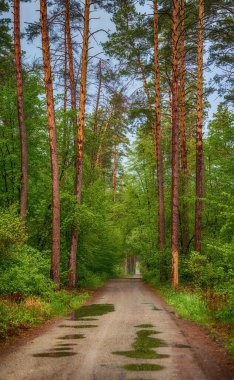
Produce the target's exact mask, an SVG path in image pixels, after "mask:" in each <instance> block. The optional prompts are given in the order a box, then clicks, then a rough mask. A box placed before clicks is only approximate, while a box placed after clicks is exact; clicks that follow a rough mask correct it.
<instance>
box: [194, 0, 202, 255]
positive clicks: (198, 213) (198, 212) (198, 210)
mask: <svg viewBox="0 0 234 380" xmlns="http://www.w3.org/2000/svg"><path fill="white" fill-rule="evenodd" d="M203 44H204V0H199V31H198V82H197V128H196V205H195V250H196V251H198V252H200V251H201V232H202V195H203V142H202V124H203Z"/></svg>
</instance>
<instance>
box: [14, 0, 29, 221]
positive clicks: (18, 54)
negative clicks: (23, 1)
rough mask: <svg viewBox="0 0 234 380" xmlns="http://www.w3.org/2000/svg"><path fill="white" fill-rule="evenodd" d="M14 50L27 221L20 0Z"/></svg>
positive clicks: (23, 210) (23, 204)
mask: <svg viewBox="0 0 234 380" xmlns="http://www.w3.org/2000/svg"><path fill="white" fill-rule="evenodd" d="M14 50H15V67H16V88H17V106H18V107H17V108H18V120H19V130H20V145H21V191H20V215H21V218H22V220H23V221H24V222H25V221H26V214H27V183H28V164H27V137H26V126H25V117H24V104H23V75H22V63H21V44H20V0H14Z"/></svg>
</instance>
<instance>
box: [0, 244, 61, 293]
mask: <svg viewBox="0 0 234 380" xmlns="http://www.w3.org/2000/svg"><path fill="white" fill-rule="evenodd" d="M53 290H54V283H53V282H52V281H51V280H50V278H49V260H48V258H47V257H46V255H45V254H43V253H41V252H39V251H37V250H36V249H34V248H32V247H28V246H22V247H20V248H18V249H16V250H15V251H14V253H13V255H12V257H11V261H10V262H9V263H8V265H7V266H5V267H4V268H2V269H1V271H0V293H1V294H2V295H8V294H14V293H22V294H23V295H41V296H43V297H46V296H48V295H50V294H51V292H53Z"/></svg>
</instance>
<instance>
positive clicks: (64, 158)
mask: <svg viewBox="0 0 234 380" xmlns="http://www.w3.org/2000/svg"><path fill="white" fill-rule="evenodd" d="M64 37H65V38H64V75H63V78H64V94H63V151H62V164H61V174H60V182H61V184H64V182H65V170H66V165H67V155H68V149H67V140H68V133H67V92H68V91H67V90H68V89H67V42H66V30H65V36H64Z"/></svg>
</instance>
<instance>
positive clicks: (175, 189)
mask: <svg viewBox="0 0 234 380" xmlns="http://www.w3.org/2000/svg"><path fill="white" fill-rule="evenodd" d="M178 29H179V0H173V5H172V216H171V271H172V279H171V281H172V286H173V287H177V286H178V282H179V276H178V258H179V123H178V121H179V120H178V42H179V30H178Z"/></svg>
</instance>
